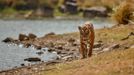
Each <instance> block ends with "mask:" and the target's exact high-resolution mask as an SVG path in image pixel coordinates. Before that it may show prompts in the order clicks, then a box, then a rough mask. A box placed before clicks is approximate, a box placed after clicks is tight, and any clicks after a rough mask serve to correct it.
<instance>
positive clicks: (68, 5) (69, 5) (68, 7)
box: [64, 0, 78, 14]
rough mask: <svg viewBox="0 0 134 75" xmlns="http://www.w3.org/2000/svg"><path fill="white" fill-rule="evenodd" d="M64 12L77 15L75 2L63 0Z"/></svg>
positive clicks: (74, 0)
mask: <svg viewBox="0 0 134 75" xmlns="http://www.w3.org/2000/svg"><path fill="white" fill-rule="evenodd" d="M64 5H65V11H66V12H67V13H70V14H77V13H78V5H77V1H76V0H65V1H64Z"/></svg>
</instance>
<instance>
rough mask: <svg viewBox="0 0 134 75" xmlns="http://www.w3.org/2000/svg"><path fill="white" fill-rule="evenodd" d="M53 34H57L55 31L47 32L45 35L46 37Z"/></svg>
mask: <svg viewBox="0 0 134 75" xmlns="http://www.w3.org/2000/svg"><path fill="white" fill-rule="evenodd" d="M51 35H55V33H54V32H50V33H47V34H46V35H45V37H47V36H51Z"/></svg>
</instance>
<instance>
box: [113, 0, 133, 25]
mask: <svg viewBox="0 0 134 75" xmlns="http://www.w3.org/2000/svg"><path fill="white" fill-rule="evenodd" d="M133 3H134V1H132V0H126V1H124V2H122V3H121V4H120V5H119V6H118V7H116V8H115V10H114V14H113V15H112V18H113V19H114V20H115V21H117V23H118V24H127V23H129V21H130V19H131V17H132V14H133V11H134V8H133V6H132V5H133Z"/></svg>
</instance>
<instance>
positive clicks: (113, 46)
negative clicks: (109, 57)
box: [111, 44, 120, 49]
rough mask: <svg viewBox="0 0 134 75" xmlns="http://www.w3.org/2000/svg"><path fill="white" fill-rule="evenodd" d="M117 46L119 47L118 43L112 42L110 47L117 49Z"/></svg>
mask: <svg viewBox="0 0 134 75" xmlns="http://www.w3.org/2000/svg"><path fill="white" fill-rule="evenodd" d="M119 47H120V45H119V44H113V45H112V46H111V48H112V49H117V48H119Z"/></svg>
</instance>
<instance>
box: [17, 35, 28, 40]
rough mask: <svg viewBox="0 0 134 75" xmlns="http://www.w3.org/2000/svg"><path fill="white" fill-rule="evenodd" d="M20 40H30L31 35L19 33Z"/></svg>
mask: <svg viewBox="0 0 134 75" xmlns="http://www.w3.org/2000/svg"><path fill="white" fill-rule="evenodd" d="M19 40H20V41H26V40H29V37H28V36H27V35H25V34H19Z"/></svg>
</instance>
